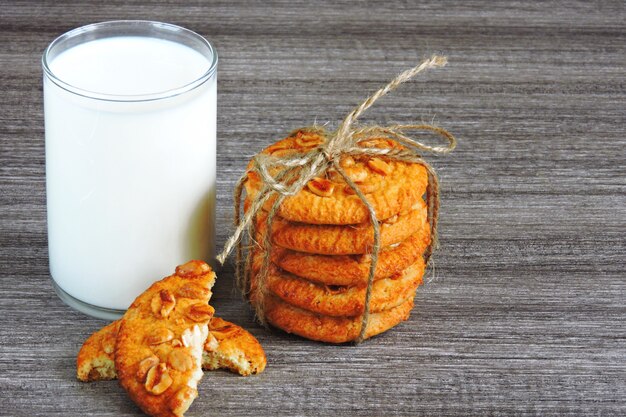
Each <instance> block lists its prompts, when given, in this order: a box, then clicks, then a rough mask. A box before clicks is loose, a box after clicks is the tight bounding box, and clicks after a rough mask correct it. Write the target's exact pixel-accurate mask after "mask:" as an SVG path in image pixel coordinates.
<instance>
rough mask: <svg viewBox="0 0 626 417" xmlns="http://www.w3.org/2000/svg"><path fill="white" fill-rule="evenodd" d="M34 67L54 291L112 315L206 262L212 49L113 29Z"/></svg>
mask: <svg viewBox="0 0 626 417" xmlns="http://www.w3.org/2000/svg"><path fill="white" fill-rule="evenodd" d="M42 64H43V72H44V77H43V86H44V113H45V136H46V190H47V209H48V246H49V256H50V273H51V275H52V279H53V283H54V287H55V289H56V291H57V293H58V294H59V296H60V297H61V299H62V300H63V301H64V302H65V303H67V304H68V305H70V306H71V307H73V308H75V309H77V310H79V311H82V312H85V313H87V314H90V315H92V316H96V317H101V318H107V319H111V318H115V317H119V315H120V314H122V313H123V312H124V310H126V308H128V306H129V305H130V304H131V303H132V301H133V300H134V299H135V297H136V296H137V295H139V294H140V293H141V292H143V291H144V290H145V289H146V288H148V287H149V286H150V284H151V283H152V282H154V281H156V280H158V279H160V278H162V277H164V276H167V275H169V274H170V273H172V272H173V271H174V268H175V267H176V265H179V264H181V263H184V262H186V261H188V260H190V259H201V260H205V261H211V260H212V258H213V255H214V253H213V252H214V247H213V241H214V206H215V151H216V149H215V112H216V70H217V53H216V51H215V49H214V48H213V47H212V46H211V44H210V43H209V42H208V41H207V40H206V39H204V38H203V37H202V36H200V35H198V34H196V33H194V32H192V31H190V30H187V29H184V28H182V27H179V26H174V25H170V24H165V23H158V22H149V21H114V22H104V23H97V24H93V25H88V26H84V27H81V28H78V29H75V30H72V31H70V32H68V33H66V34H64V35H62V36H60V37H59V38H57V39H56V40H55V41H53V42H52V43H51V44H50V46H48V48H47V49H46V51H45V52H44V55H43V59H42Z"/></svg>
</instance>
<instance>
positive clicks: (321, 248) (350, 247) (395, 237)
mask: <svg viewBox="0 0 626 417" xmlns="http://www.w3.org/2000/svg"><path fill="white" fill-rule="evenodd" d="M427 214H428V209H427V207H426V203H425V202H424V200H422V199H421V198H420V199H419V201H418V202H417V203H416V204H415V205H414V206H413V208H412V210H411V211H409V212H408V213H406V214H401V215H397V216H394V217H392V218H389V219H387V220H385V221H383V222H381V223H380V246H381V247H385V246H389V245H393V244H396V243H400V242H402V241H403V240H405V239H407V238H408V237H409V236H411V235H412V234H414V233H417V232H418V231H420V230H423V229H424V228H425V227H426V224H427ZM266 216H267V214H266V213H265V212H261V213H259V214H258V216H257V222H256V225H257V230H258V234H259V235H260V236H262V235H263V234H264V233H265V230H266V223H265V220H266V218H267V217H266ZM272 242H273V243H274V244H276V245H279V246H282V247H283V248H287V249H292V250H295V251H299V252H306V253H315V254H319V255H354V254H364V253H368V252H369V251H371V248H372V245H373V242H374V231H373V228H372V225H371V224H370V223H362V224H358V225H344V226H338V225H315V224H306V223H295V222H289V221H286V220H284V219H282V218H280V217H275V218H274V221H273V224H272Z"/></svg>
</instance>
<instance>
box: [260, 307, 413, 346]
mask: <svg viewBox="0 0 626 417" xmlns="http://www.w3.org/2000/svg"><path fill="white" fill-rule="evenodd" d="M412 309H413V298H411V299H409V300H407V301H405V302H404V303H402V304H400V305H399V306H397V307H395V308H392V309H390V310H386V311H381V312H379V313H373V314H370V316H369V321H368V324H367V329H366V332H365V338H366V339H368V338H370V337H372V336H375V335H377V334H379V333H382V332H384V331H386V330H389V329H390V328H392V327H394V326H395V325H397V324H398V323H400V322H402V321H404V320H406V319H408V318H409V315H410V313H411V310H412ZM265 312H266V318H267V321H268V322H269V323H270V324H272V325H273V326H275V327H278V328H280V329H282V330H284V331H286V332H287V333H294V334H297V335H298V336H302V337H305V338H307V339H311V340H317V341H320V342H328V343H345V342H350V341H353V340H355V339H356V338H357V337H358V336H359V333H360V330H361V316H357V317H352V318H350V317H329V316H322V315H319V314H315V313H311V312H309V311H306V310H302V309H300V308H298V307H294V306H292V305H290V304H287V303H285V302H284V301H281V300H280V299H278V298H276V297H271V296H270V297H267V298H266V300H265Z"/></svg>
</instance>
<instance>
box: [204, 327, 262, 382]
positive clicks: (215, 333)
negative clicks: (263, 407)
mask: <svg viewBox="0 0 626 417" xmlns="http://www.w3.org/2000/svg"><path fill="white" fill-rule="evenodd" d="M209 329H210V334H209V339H207V342H206V344H205V345H204V353H203V354H202V368H203V369H208V370H213V369H230V370H231V371H232V372H236V373H238V374H240V375H243V376H247V375H250V374H258V373H261V372H263V370H264V369H265V365H266V363H267V359H266V358H265V352H264V351H263V348H262V347H261V344H260V343H259V341H258V340H256V338H255V337H254V336H252V335H251V334H250V333H249V332H247V331H246V330H244V329H243V328H241V327H239V326H237V325H236V324H233V323H230V322H228V321H226V320H222V319H221V318H219V317H213V319H212V320H211V324H210V325H209ZM213 337H214V338H215V340H217V346H214V345H215V343H214V342H213Z"/></svg>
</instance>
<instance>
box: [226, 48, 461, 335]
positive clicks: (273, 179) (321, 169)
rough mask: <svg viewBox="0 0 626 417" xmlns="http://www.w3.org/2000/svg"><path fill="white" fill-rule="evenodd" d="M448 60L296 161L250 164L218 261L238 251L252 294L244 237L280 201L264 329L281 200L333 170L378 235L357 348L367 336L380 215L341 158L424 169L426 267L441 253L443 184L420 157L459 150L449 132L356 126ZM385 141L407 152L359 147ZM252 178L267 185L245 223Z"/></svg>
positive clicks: (260, 278)
mask: <svg viewBox="0 0 626 417" xmlns="http://www.w3.org/2000/svg"><path fill="white" fill-rule="evenodd" d="M446 63H447V60H446V58H445V57H443V56H437V55H434V56H432V57H431V58H429V59H427V60H425V61H423V62H422V63H420V64H419V65H417V66H416V67H414V68H411V69H409V70H407V71H405V72H403V73H401V74H400V75H398V76H397V77H396V78H395V79H393V80H392V81H391V82H390V83H389V84H387V85H386V86H385V87H383V88H381V89H380V90H378V91H376V92H375V93H374V94H373V95H371V96H370V97H369V98H367V100H365V101H364V102H363V103H362V104H361V105H360V106H358V107H357V108H355V109H354V110H353V111H352V112H351V113H350V114H348V116H347V117H346V118H345V119H344V120H343V122H342V123H341V125H340V126H339V128H338V129H337V130H336V131H334V132H332V133H330V134H327V133H326V132H325V131H323V129H319V128H313V129H314V130H316V131H318V132H319V133H320V134H322V135H324V136H326V141H325V142H324V143H322V144H321V145H319V146H317V147H315V148H313V149H311V150H309V151H307V152H305V153H300V154H297V155H288V156H273V155H266V154H257V155H256V156H255V157H254V158H253V159H252V166H251V168H250V169H248V170H247V171H246V172H245V173H244V174H243V175H242V176H241V178H240V179H239V181H238V182H237V185H236V187H235V192H234V200H235V217H234V222H235V226H236V229H235V232H234V233H233V235H232V236H231V237H230V238H229V239H228V240H227V242H226V245H225V246H224V249H223V250H222V252H221V253H220V254H219V255H218V257H217V260H218V261H219V262H220V263H221V264H224V261H225V260H226V258H227V256H228V255H229V254H230V253H231V252H232V251H233V249H235V248H237V255H236V256H237V259H236V264H235V268H236V276H237V284H238V286H239V288H240V289H241V290H242V292H243V293H244V294H247V292H248V291H249V290H250V274H251V271H250V269H251V262H252V250H250V249H251V248H249V250H248V254H247V257H246V261H245V267H244V270H243V271H242V269H241V267H242V265H241V264H242V259H243V243H242V237H243V235H244V233H247V234H248V239H249V241H250V242H255V231H254V229H255V227H254V221H253V220H254V219H255V217H256V215H257V214H258V213H259V212H260V211H261V210H262V209H263V207H264V206H265V204H266V203H267V202H268V201H269V200H270V199H271V198H273V197H276V199H275V201H274V202H273V204H272V206H271V209H270V210H269V212H268V214H267V218H266V233H264V236H263V242H262V244H261V247H262V249H263V251H264V252H263V263H262V266H261V269H260V271H259V273H258V275H257V282H256V297H255V298H256V302H255V309H256V314H257V318H258V319H259V321H260V322H261V323H262V324H265V314H264V312H265V310H264V299H265V291H266V289H265V281H266V278H267V275H268V271H269V265H270V253H271V248H272V241H271V230H272V227H271V226H272V222H273V220H274V217H275V215H276V213H277V212H278V209H279V207H280V205H281V203H282V202H283V200H284V199H285V198H287V197H289V196H294V195H296V194H298V193H299V192H300V191H301V190H302V189H303V188H304V187H305V186H306V184H307V183H308V182H309V181H310V180H312V179H313V178H315V177H319V176H321V175H323V174H324V173H325V172H326V170H327V169H329V168H331V167H332V168H334V169H335V170H336V171H337V172H338V173H339V175H340V176H341V177H342V178H343V179H344V181H345V182H346V184H347V185H348V186H349V187H350V188H351V189H352V190H353V191H354V192H355V194H356V195H357V196H358V197H359V199H360V200H361V201H362V202H363V204H364V205H365V206H366V207H367V210H368V213H369V219H370V222H371V224H372V227H373V230H374V240H373V245H372V248H371V263H370V268H369V274H368V278H367V289H366V292H365V304H364V305H365V311H364V313H363V316H362V321H361V329H360V332H359V336H358V337H357V339H356V342H357V343H359V342H361V341H362V340H363V339H364V337H365V334H366V330H367V323H368V320H369V314H370V312H369V304H370V298H371V295H372V286H373V282H374V273H375V271H376V264H377V262H378V254H379V250H380V225H379V222H378V219H377V218H376V213H375V210H374V208H373V207H372V205H371V204H370V203H369V202H368V200H367V198H366V197H365V195H364V194H363V192H361V190H360V189H359V187H358V186H357V185H356V184H355V183H354V182H353V181H352V180H351V179H350V177H349V176H348V175H347V174H346V172H345V171H344V170H343V168H342V167H341V165H340V164H339V161H340V158H341V156H343V155H368V156H384V157H386V158H388V159H390V160H395V161H402V162H410V163H417V164H421V165H423V166H424V167H425V168H426V170H427V171H428V177H429V178H428V186H427V189H426V200H427V201H426V203H427V206H428V221H429V224H430V230H431V236H432V238H431V243H430V245H429V247H428V248H427V249H426V253H425V258H426V261H427V262H429V261H430V256H431V255H432V252H433V249H434V248H436V247H437V218H438V214H439V181H438V179H437V175H436V174H435V171H434V170H433V168H432V167H431V166H430V164H428V163H427V162H426V161H425V160H424V159H422V157H421V156H420V154H419V153H418V152H430V153H432V154H447V153H448V152H450V151H452V150H453V149H454V148H455V146H456V139H455V138H454V136H452V134H450V133H449V132H448V131H446V130H445V129H442V128H439V127H436V126H433V125H429V124H409V125H391V126H386V127H383V126H365V127H360V126H358V125H357V124H356V121H357V119H358V118H359V116H361V114H363V112H365V111H366V110H367V109H368V108H370V107H371V106H372V105H373V104H374V103H375V102H376V100H378V99H379V98H381V97H383V96H384V95H386V94H387V93H389V92H390V91H393V90H394V89H396V88H397V87H398V86H399V85H400V84H402V83H405V82H407V81H409V80H410V79H411V78H413V77H414V76H416V75H417V74H419V73H420V72H422V71H424V70H426V69H429V68H437V67H443V66H445V65H446ZM410 131H429V132H433V133H435V134H437V135H439V136H441V137H443V138H445V139H446V141H447V143H446V144H445V145H441V146H430V145H426V144H424V143H422V142H420V141H418V140H417V139H414V138H412V137H410V136H408V134H409V132H410ZM374 137H385V138H388V139H391V140H393V141H395V142H397V143H398V144H400V145H402V146H403V149H398V148H373V147H360V146H359V143H360V142H362V141H364V140H367V139H368V138H374ZM250 172H256V173H257V174H259V175H260V177H261V179H262V180H263V186H262V188H261V190H260V192H259V193H258V194H257V195H256V196H255V198H254V199H253V201H252V204H251V206H250V207H249V209H248V210H247V211H246V213H245V214H244V216H243V219H242V218H241V214H240V212H241V197H242V193H243V188H244V184H245V181H246V179H247V177H248V174H249V173H250Z"/></svg>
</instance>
